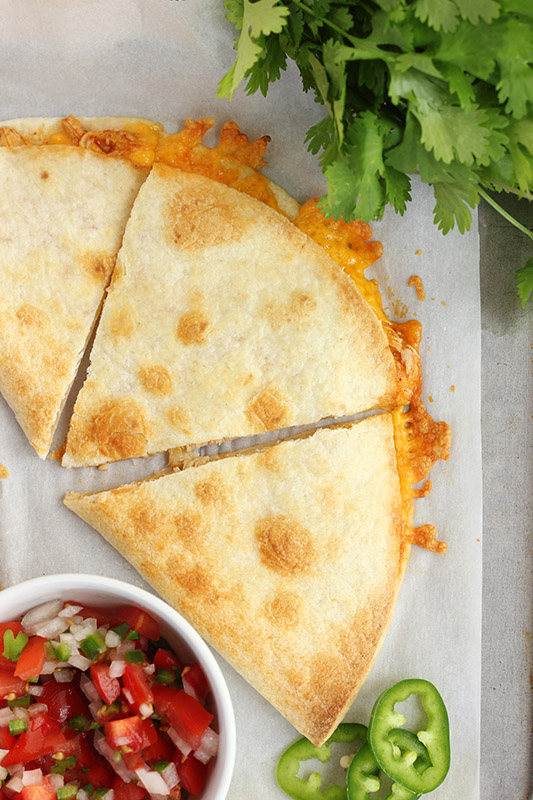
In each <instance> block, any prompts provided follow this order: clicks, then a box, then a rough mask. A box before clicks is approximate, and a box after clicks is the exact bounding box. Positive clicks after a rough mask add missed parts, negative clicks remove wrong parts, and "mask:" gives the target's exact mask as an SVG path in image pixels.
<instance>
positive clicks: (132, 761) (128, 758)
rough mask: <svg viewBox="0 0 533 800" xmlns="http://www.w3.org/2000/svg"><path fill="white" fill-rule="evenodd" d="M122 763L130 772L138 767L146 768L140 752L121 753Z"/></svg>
mask: <svg viewBox="0 0 533 800" xmlns="http://www.w3.org/2000/svg"><path fill="white" fill-rule="evenodd" d="M122 757H123V759H124V763H125V765H126V766H127V768H128V769H129V770H131V772H135V770H136V769H139V767H144V768H146V761H145V760H144V758H143V754H142V753H122Z"/></svg>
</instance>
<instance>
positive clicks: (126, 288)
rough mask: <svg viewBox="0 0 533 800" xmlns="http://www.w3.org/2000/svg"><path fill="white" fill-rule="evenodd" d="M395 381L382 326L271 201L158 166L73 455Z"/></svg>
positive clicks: (337, 403) (198, 430)
mask: <svg viewBox="0 0 533 800" xmlns="http://www.w3.org/2000/svg"><path fill="white" fill-rule="evenodd" d="M396 391H397V379H396V370H395V367H394V361H393V357H392V354H391V352H390V350H389V348H388V343H387V340H386V337H385V335H384V333H383V329H382V326H381V324H380V322H379V321H378V320H377V319H376V317H375V315H374V313H373V312H372V311H371V309H370V308H369V306H368V305H367V304H366V302H365V301H364V300H363V299H362V297H361V295H360V294H359V292H358V291H357V289H356V288H355V286H354V284H353V282H352V281H351V280H350V278H348V277H347V276H346V275H345V274H344V273H343V272H342V270H341V269H340V268H339V267H338V265H337V264H335V262H333V261H332V260H331V258H330V257H329V256H328V255H327V254H326V253H325V252H324V250H323V249H322V248H321V247H320V246H319V245H317V244H316V243H315V242H313V241H312V240H311V239H310V238H308V237H307V236H306V235H305V234H303V233H302V232H301V231H299V230H298V229H297V228H296V226H295V225H294V224H293V223H292V222H290V221H289V220H288V219H286V218H285V217H284V216H282V215H281V214H279V213H277V212H276V211H274V210H273V209H271V208H269V207H268V206H266V205H265V204H264V203H261V202H260V201H258V200H255V199H254V198H252V197H249V196H248V195H246V194H243V193H242V192H238V191H236V190H234V189H231V188H228V187H227V186H225V185H223V184H219V183H217V182H215V181H213V180H210V179H209V178H206V177H204V176H202V175H196V174H193V173H185V172H181V171H180V170H179V169H175V168H172V167H169V166H166V165H164V164H157V163H156V164H155V165H154V167H153V169H152V172H151V174H150V176H149V178H148V179H147V181H146V182H145V184H144V186H143V187H142V189H141V191H140V192H139V196H138V198H137V200H136V202H135V205H134V208H133V210H132V214H131V217H130V219H129V221H128V225H127V228H126V233H125V236H124V241H123V245H122V248H121V251H120V254H119V257H118V260H117V267H116V269H115V273H114V275H113V280H112V283H111V287H110V289H109V292H108V294H107V298H106V303H105V306H104V309H103V313H102V318H101V323H100V326H99V330H98V333H97V336H96V339H95V342H94V346H93V349H92V353H91V366H90V369H89V373H88V379H87V382H86V384H85V386H84V387H83V388H82V389H81V391H80V394H79V396H78V399H77V402H76V406H75V408H74V414H73V418H72V423H71V428H70V431H69V434H68V439H67V447H66V452H65V456H64V458H63V465H64V466H68V467H71V466H84V465H98V464H101V463H105V462H106V461H113V460H119V459H121V458H129V457H130V456H131V455H149V454H153V453H157V452H161V451H165V450H168V449H170V448H175V447H185V446H190V445H194V444H202V443H205V442H212V441H221V440H227V439H232V438H236V437H239V436H249V435H254V434H259V433H263V432H265V431H269V430H277V429H280V428H284V427H290V426H293V425H302V424H306V423H314V422H317V421H319V420H320V419H323V418H326V417H333V416H338V417H341V416H344V415H347V414H355V413H357V412H359V411H362V410H366V409H370V408H374V407H379V406H380V405H381V406H388V405H390V403H391V401H392V399H393V398H394V396H395V394H396ZM110 408H113V412H112V415H111V416H110V413H109V409H110ZM121 409H123V413H121ZM128 433H131V434H132V435H133V436H134V437H135V447H132V441H131V439H130V438H128V436H127V435H126V434H128ZM121 442H123V444H124V448H123V449H121ZM143 443H144V445H143Z"/></svg>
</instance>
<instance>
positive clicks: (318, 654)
mask: <svg viewBox="0 0 533 800" xmlns="http://www.w3.org/2000/svg"><path fill="white" fill-rule="evenodd" d="M64 502H65V505H66V506H67V507H68V508H69V509H70V510H71V511H73V512H74V513H76V514H77V515H78V516H80V517H81V518H82V519H83V520H84V521H85V522H87V523H88V524H89V525H91V526H92V527H93V528H95V529H96V530H97V531H98V532H99V533H100V534H101V535H102V536H103V537H104V538H105V539H107V540H108V541H109V542H110V543H111V544H112V545H113V546H114V547H115V548H116V549H117V550H118V551H119V552H120V553H121V554H122V555H123V556H124V557H125V558H126V559H127V560H128V561H130V563H131V564H132V565H133V566H134V567H135V568H136V569H137V570H138V571H139V572H140V573H141V574H142V575H143V576H144V577H145V578H146V579H147V580H148V582H149V583H151V585H152V586H154V588H155V589H156V590H157V591H158V592H159V593H160V594H161V595H162V596H163V597H164V598H165V599H166V600H167V601H168V602H169V603H170V604H171V605H173V606H174V607H175V608H177V610H178V611H180V612H181V613H183V614H184V615H185V616H186V617H187V618H188V619H189V621H191V623H192V624H193V625H194V626H195V628H196V629H197V630H198V631H199V632H200V633H201V635H202V636H204V637H205V638H206V639H207V641H209V642H210V643H211V644H212V645H213V646H214V647H215V649H217V650H218V652H220V654H221V655H222V656H223V657H224V658H226V659H227V660H228V661H229V663H231V664H232V665H233V666H234V667H235V668H236V669H237V670H238V671H239V672H240V673H241V674H242V675H243V677H244V678H245V679H246V680H248V682H249V683H251V684H252V685H253V686H254V687H255V688H256V689H257V690H258V691H259V692H260V693H261V694H263V695H264V696H265V697H266V699H267V700H269V702H271V703H272V704H273V705H274V706H275V707H276V708H277V709H278V711H280V713H282V714H283V715H284V716H285V717H286V718H287V719H288V720H289V722H291V724H293V725H294V726H295V727H296V728H297V729H298V730H299V731H300V732H301V733H302V734H303V735H304V736H306V737H307V738H309V739H310V740H311V741H313V742H315V743H316V744H318V745H320V744H322V743H323V742H324V741H325V740H326V739H327V738H328V736H329V735H330V734H331V732H332V731H333V730H334V729H335V727H336V726H337V724H338V723H339V722H340V720H341V719H342V718H343V717H344V715H345V713H346V711H347V710H348V708H349V706H350V705H351V703H352V702H353V699H354V697H355V695H356V694H357V692H358V691H359V689H360V687H361V685H362V684H363V682H364V681H365V680H366V678H367V676H368V674H369V672H370V670H371V668H372V666H373V663H374V661H375V658H376V657H377V654H378V652H379V649H380V647H381V645H382V643H383V640H384V638H385V635H386V632H387V630H388V628H389V625H390V622H391V620H392V616H393V612H394V608H395V604H396V600H397V596H398V592H399V589H400V586H401V582H402V579H403V575H404V571H405V565H406V562H407V559H408V554H409V547H410V544H409V541H408V540H407V539H406V538H405V537H404V536H403V533H402V515H401V510H400V502H401V501H400V484H399V478H398V472H397V468H396V456H395V449H394V440H393V427H392V421H391V415H390V414H380V415H376V416H373V417H370V418H367V419H365V420H362V421H359V422H355V423H350V424H343V425H339V426H335V427H334V428H321V429H318V430H315V431H314V432H312V433H310V435H307V436H305V437H304V438H299V439H290V440H284V441H281V442H279V443H276V444H273V445H272V446H267V447H265V448H264V449H262V450H260V451H259V452H255V453H253V454H240V455H239V454H238V453H236V454H231V457H227V458H222V459H219V460H211V461H209V462H208V463H206V464H203V465H201V466H191V467H188V468H187V469H185V470H184V471H182V472H174V473H171V474H167V475H164V476H162V477H159V478H157V479H155V480H149V481H142V482H137V483H135V484H130V485H126V486H122V487H118V488H116V489H114V490H108V491H105V492H96V493H91V494H80V493H75V492H69V493H68V494H67V495H66V496H65V499H64Z"/></svg>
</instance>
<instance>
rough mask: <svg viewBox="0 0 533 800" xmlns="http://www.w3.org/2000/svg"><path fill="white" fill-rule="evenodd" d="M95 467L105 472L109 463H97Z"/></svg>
mask: <svg viewBox="0 0 533 800" xmlns="http://www.w3.org/2000/svg"><path fill="white" fill-rule="evenodd" d="M96 469H99V470H100V471H101V472H107V470H108V469H109V464H99V465H98V467H97V468H96Z"/></svg>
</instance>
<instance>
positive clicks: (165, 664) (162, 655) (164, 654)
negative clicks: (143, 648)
mask: <svg viewBox="0 0 533 800" xmlns="http://www.w3.org/2000/svg"><path fill="white" fill-rule="evenodd" d="M154 664H155V665H156V667H157V669H168V671H169V672H172V668H173V667H177V668H178V669H179V670H180V671H181V664H180V662H179V661H178V659H177V658H176V656H175V655H174V653H171V652H170V650H163V649H162V648H161V647H160V648H159V650H157V651H156V654H155V656H154Z"/></svg>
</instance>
